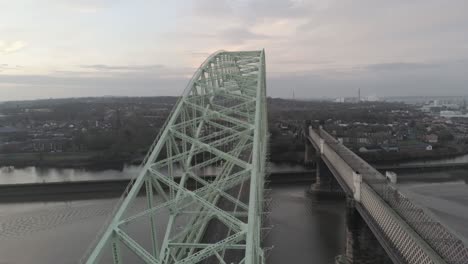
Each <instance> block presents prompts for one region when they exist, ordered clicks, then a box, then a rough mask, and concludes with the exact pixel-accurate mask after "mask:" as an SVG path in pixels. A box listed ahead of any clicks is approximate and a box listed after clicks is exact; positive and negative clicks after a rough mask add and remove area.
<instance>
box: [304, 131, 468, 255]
mask: <svg viewBox="0 0 468 264" xmlns="http://www.w3.org/2000/svg"><path fill="white" fill-rule="evenodd" d="M307 132H308V133H307V139H308V141H309V142H310V143H311V144H312V145H313V147H314V148H315V149H316V151H317V155H318V156H319V157H320V160H321V161H323V163H325V164H326V166H327V167H328V168H329V169H330V171H331V173H332V174H333V176H334V177H335V178H336V180H337V181H338V183H339V185H340V186H341V188H342V189H343V190H344V192H345V193H346V195H347V196H348V197H350V198H351V199H352V200H353V202H354V205H355V208H356V210H357V212H359V214H360V215H361V216H362V218H363V219H364V221H365V222H366V224H367V225H368V226H369V228H370V229H371V230H372V233H373V234H374V235H375V237H376V238H377V240H378V241H379V242H380V244H381V245H382V247H383V248H384V249H385V251H386V253H387V254H388V256H389V257H390V258H391V260H392V261H393V262H394V263H415V264H416V263H424V264H426V263H450V264H455V263H457V264H461V263H468V248H467V246H466V244H465V243H464V241H462V240H461V239H460V238H458V237H457V236H456V235H455V234H454V233H453V232H451V231H450V229H449V228H447V227H445V226H444V225H442V224H441V223H440V222H438V221H437V220H436V219H435V218H434V217H433V216H432V215H431V214H430V213H429V212H427V211H426V210H425V209H424V208H422V207H420V206H418V205H417V204H415V203H414V202H413V201H411V199H409V198H408V197H406V196H405V195H404V194H402V193H401V192H400V191H399V190H398V188H397V186H396V185H394V184H392V183H390V182H389V181H388V180H387V179H386V177H385V176H383V175H382V174H381V173H380V172H379V171H377V170H376V169H375V168H373V167H372V166H370V165H369V164H368V163H367V162H365V161H364V160H362V159H361V158H360V157H359V156H357V155H356V154H355V153H353V152H352V151H350V150H349V149H348V148H346V147H345V146H344V145H342V144H341V143H340V142H339V141H338V140H336V139H335V138H333V137H332V136H331V135H330V134H328V133H327V132H326V131H325V130H323V129H322V128H321V127H320V128H318V129H313V128H312V127H309V128H308V131H307ZM306 153H308V151H306Z"/></svg>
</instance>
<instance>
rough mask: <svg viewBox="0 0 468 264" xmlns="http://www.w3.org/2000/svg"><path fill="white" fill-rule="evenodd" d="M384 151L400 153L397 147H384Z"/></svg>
mask: <svg viewBox="0 0 468 264" xmlns="http://www.w3.org/2000/svg"><path fill="white" fill-rule="evenodd" d="M382 149H383V150H385V151H386V152H399V151H400V148H399V147H398V146H396V145H382Z"/></svg>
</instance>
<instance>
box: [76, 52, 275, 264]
mask: <svg viewBox="0 0 468 264" xmlns="http://www.w3.org/2000/svg"><path fill="white" fill-rule="evenodd" d="M266 105H267V104H266V83H265V53H264V51H262V50H261V51H243V52H226V51H219V52H216V53H214V54H212V55H211V56H209V57H208V58H207V60H206V61H205V62H204V63H203V64H202V65H201V66H200V67H199V68H198V70H197V71H196V72H195V74H194V76H193V77H192V79H191V80H190V82H189V84H188V86H187V88H186V89H185V91H184V92H183V94H182V96H181V97H180V99H179V101H178V102H177V104H176V105H175V107H174V109H173V111H172V113H171V114H170V117H169V118H168V120H167V122H166V124H165V125H164V128H163V129H161V134H160V135H159V136H158V137H157V139H156V140H155V141H154V143H153V145H152V146H151V147H150V151H149V152H148V155H147V157H146V158H145V160H144V162H143V164H144V165H143V167H142V170H141V172H140V173H139V174H138V175H137V177H136V178H134V179H133V180H132V181H131V183H130V184H129V186H128V188H127V190H126V191H125V192H124V195H123V196H122V199H121V201H120V202H119V203H118V206H117V207H116V211H115V212H114V213H113V215H112V218H110V220H109V222H108V223H107V224H106V226H105V228H104V229H103V233H102V234H99V235H98V240H97V242H96V243H93V244H92V245H91V247H90V251H89V252H88V253H87V254H86V255H85V256H84V258H83V261H82V262H84V263H87V264H94V263H110V262H113V263H114V264H121V263H137V262H138V263H152V264H163V263H164V264H169V263H178V264H189V263H200V262H204V263H242V264H257V263H264V262H265V253H264V249H263V248H262V247H261V240H262V233H264V232H263V231H264V227H263V225H262V219H263V218H264V217H265V214H264V203H265V202H266V201H265V199H264V197H265V195H264V191H265V188H264V184H265V175H266V169H267V168H266V162H265V160H266V159H267V155H268V152H267V142H268V137H267V127H268V126H267V119H268V118H267V111H266ZM176 167H177V168H181V169H182V172H183V173H182V176H181V177H180V179H176V178H175V175H176V173H179V172H176V170H175V168H176ZM213 167H217V168H218V170H217V173H216V176H215V177H214V179H210V180H206V179H203V178H202V177H200V175H203V174H204V172H205V170H208V169H209V168H211V169H212V168H213ZM189 182H196V183H197V184H196V187H195V189H193V188H189V187H188V183H189ZM141 192H144V194H145V197H146V200H147V208H144V209H141V208H136V207H133V206H132V204H134V203H135V201H136V199H137V198H136V197H137V195H138V194H139V193H141ZM141 225H146V226H147V227H148V228H147V233H146V234H138V233H135V232H136V231H135V229H133V228H132V226H133V227H134V226H141ZM161 228H163V229H164V230H163V231H161ZM143 237H144V238H143Z"/></svg>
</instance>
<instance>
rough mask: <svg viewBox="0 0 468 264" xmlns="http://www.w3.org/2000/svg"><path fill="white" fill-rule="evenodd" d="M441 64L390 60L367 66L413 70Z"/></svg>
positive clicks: (370, 68) (370, 67) (367, 67)
mask: <svg viewBox="0 0 468 264" xmlns="http://www.w3.org/2000/svg"><path fill="white" fill-rule="evenodd" d="M438 66H440V65H439V64H436V63H414V62H390V63H376V64H370V65H367V66H366V67H365V68H366V69H367V70H371V71H413V70H422V69H431V68H435V67H438Z"/></svg>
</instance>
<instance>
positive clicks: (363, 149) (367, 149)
mask: <svg viewBox="0 0 468 264" xmlns="http://www.w3.org/2000/svg"><path fill="white" fill-rule="evenodd" d="M380 151H382V148H381V147H379V146H367V147H360V148H359V152H361V153H376V152H380Z"/></svg>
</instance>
